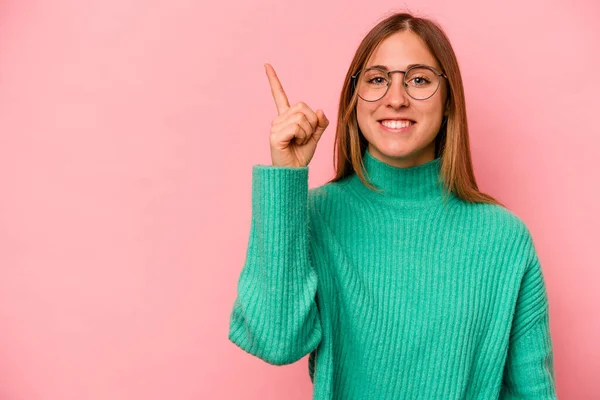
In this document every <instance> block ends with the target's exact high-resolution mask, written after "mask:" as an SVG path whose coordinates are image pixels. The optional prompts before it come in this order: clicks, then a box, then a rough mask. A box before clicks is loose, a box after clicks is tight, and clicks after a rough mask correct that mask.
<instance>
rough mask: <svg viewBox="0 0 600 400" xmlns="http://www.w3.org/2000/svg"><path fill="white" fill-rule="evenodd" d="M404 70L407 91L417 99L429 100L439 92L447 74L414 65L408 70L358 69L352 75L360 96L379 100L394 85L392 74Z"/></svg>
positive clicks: (404, 84) (354, 85)
mask: <svg viewBox="0 0 600 400" xmlns="http://www.w3.org/2000/svg"><path fill="white" fill-rule="evenodd" d="M394 72H402V73H403V74H404V79H403V80H402V83H403V86H404V88H405V90H406V93H407V94H408V95H409V96H410V97H412V98H413V99H415V100H427V99H428V98H430V97H431V96H433V95H434V94H435V92H437V90H438V88H439V87H440V80H441V78H442V77H443V78H446V79H448V77H447V76H446V74H444V73H442V72H440V71H438V70H437V69H435V68H434V67H431V66H429V65H423V64H417V65H413V66H412V67H410V68H409V69H407V70H406V71H400V70H395V71H389V72H388V71H386V70H385V69H383V68H380V67H371V68H366V69H362V70H360V71H358V72H357V73H356V74H354V75H352V82H353V88H354V90H358V97H360V98H361V99H363V100H365V101H377V100H379V99H381V98H383V96H385V95H386V93H387V92H388V90H389V88H390V86H391V85H392V77H391V74H392V73H394Z"/></svg>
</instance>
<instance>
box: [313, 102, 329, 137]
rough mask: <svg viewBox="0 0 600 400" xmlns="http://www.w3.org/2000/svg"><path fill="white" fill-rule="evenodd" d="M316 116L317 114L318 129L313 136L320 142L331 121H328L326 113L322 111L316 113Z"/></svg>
mask: <svg viewBox="0 0 600 400" xmlns="http://www.w3.org/2000/svg"><path fill="white" fill-rule="evenodd" d="M315 114H317V119H318V124H317V129H315V133H313V136H314V138H315V140H316V141H317V142H318V141H319V139H321V135H323V132H325V129H326V128H327V126H328V125H329V120H328V119H327V117H326V116H325V113H324V112H323V110H321V109H319V110H317V111H315Z"/></svg>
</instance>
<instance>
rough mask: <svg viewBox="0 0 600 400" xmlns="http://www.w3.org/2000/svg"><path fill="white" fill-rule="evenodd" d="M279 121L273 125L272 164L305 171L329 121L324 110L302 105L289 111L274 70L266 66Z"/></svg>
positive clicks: (285, 97) (286, 99)
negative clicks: (300, 168) (304, 168)
mask: <svg viewBox="0 0 600 400" xmlns="http://www.w3.org/2000/svg"><path fill="white" fill-rule="evenodd" d="M265 71H266V73H267V77H268V78H269V84H270V85H271V93H272V94H273V99H274V100H275V106H276V107H277V114H278V115H277V117H275V118H274V119H273V121H272V122H271V136H270V144H271V160H272V162H273V166H278V167H305V166H307V165H308V163H310V160H311V159H312V158H313V156H314V154H315V150H316V149H317V144H318V143H319V139H321V135H323V132H324V131H325V128H327V126H328V125H329V120H328V119H327V117H325V113H324V112H323V110H320V109H319V110H317V111H316V112H315V111H313V110H312V109H311V108H310V107H309V106H307V105H306V104H305V103H303V102H299V103H296V104H294V105H293V106H292V107H290V103H289V102H288V98H287V96H286V95H285V92H284V90H283V86H281V82H280V81H279V78H277V74H276V73H275V69H273V67H272V66H271V65H270V64H265Z"/></svg>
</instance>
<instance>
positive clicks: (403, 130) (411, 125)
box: [377, 120, 417, 132]
mask: <svg viewBox="0 0 600 400" xmlns="http://www.w3.org/2000/svg"><path fill="white" fill-rule="evenodd" d="M381 121H384V120H379V121H377V123H378V124H379V127H380V128H381V129H383V130H384V131H388V132H408V131H410V130H411V129H412V127H413V126H415V125H416V124H417V123H416V122H414V121H413V123H412V124H410V125H409V126H407V127H406V128H396V129H393V128H388V127H387V126H385V125H383V124H382V123H381Z"/></svg>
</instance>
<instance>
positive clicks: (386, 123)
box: [381, 120, 412, 129]
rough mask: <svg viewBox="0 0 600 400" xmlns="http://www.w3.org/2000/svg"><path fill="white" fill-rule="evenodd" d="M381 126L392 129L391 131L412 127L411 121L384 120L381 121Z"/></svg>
mask: <svg viewBox="0 0 600 400" xmlns="http://www.w3.org/2000/svg"><path fill="white" fill-rule="evenodd" d="M381 124H382V125H383V126H385V127H388V128H392V129H401V128H406V127H407V126H410V125H412V121H391V120H385V121H381Z"/></svg>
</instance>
